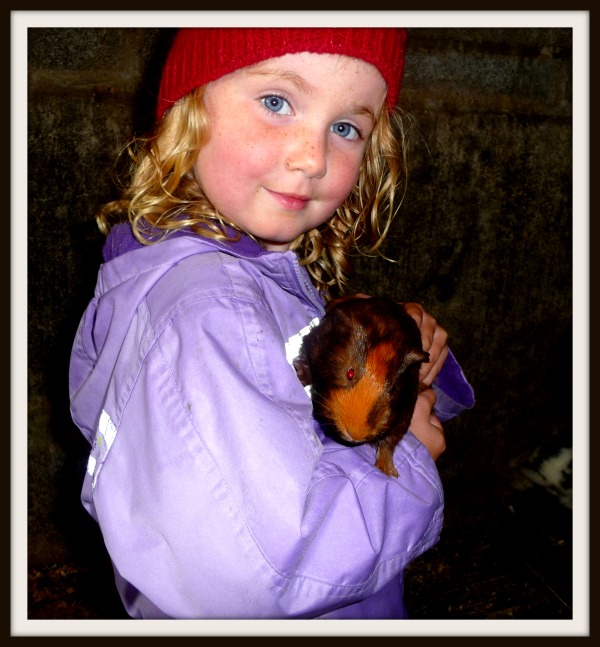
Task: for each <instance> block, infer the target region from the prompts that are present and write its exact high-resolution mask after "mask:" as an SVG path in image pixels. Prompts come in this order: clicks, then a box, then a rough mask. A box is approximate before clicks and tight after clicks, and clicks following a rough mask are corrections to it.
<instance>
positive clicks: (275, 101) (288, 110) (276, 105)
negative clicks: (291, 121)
mask: <svg viewBox="0 0 600 647" xmlns="http://www.w3.org/2000/svg"><path fill="white" fill-rule="evenodd" d="M261 102H262V104H263V106H264V107H265V108H266V109H267V110H269V111H270V112H274V113H275V114H277V115H290V114H292V106H290V104H289V103H288V102H287V101H286V100H285V99H284V98H283V97H279V96H277V95H276V94H269V95H267V96H266V97H262V98H261Z"/></svg>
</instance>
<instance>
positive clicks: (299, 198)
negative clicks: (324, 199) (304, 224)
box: [266, 189, 311, 211]
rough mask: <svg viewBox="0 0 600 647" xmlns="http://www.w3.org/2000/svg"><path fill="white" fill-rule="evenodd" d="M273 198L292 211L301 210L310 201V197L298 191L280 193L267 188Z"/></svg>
mask: <svg viewBox="0 0 600 647" xmlns="http://www.w3.org/2000/svg"><path fill="white" fill-rule="evenodd" d="M266 191H267V193H269V194H270V195H271V196H273V198H274V199H275V200H276V201H277V202H278V203H279V204H280V205H281V206H282V207H283V208H284V209H289V210H290V211H301V210H302V209H304V208H305V207H306V205H307V204H308V203H309V202H310V200H311V199H310V197H308V196H305V195H298V194H296V193H279V192H278V191H271V190H270V189H266Z"/></svg>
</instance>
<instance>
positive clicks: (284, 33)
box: [156, 27, 406, 120]
mask: <svg viewBox="0 0 600 647" xmlns="http://www.w3.org/2000/svg"><path fill="white" fill-rule="evenodd" d="M405 40H406V30H405V29H398V28H357V27H331V28H329V27H327V28H321V27H317V28H315V27H299V28H288V27H274V28H271V27H241V28H238V27H224V28H199V29H181V30H179V32H178V33H177V36H176V37H175V41H174V43H173V46H172V48H171V51H170V52H169V56H168V58H167V62H166V64H165V67H164V70H163V75H162V79H161V84H160V91H159V96H158V105H157V109H156V114H157V118H158V120H160V119H162V117H163V115H164V113H165V111H166V110H168V109H169V108H170V107H171V106H172V105H173V103H174V102H175V101H177V100H178V99H181V97H183V96H184V95H186V94H187V93H188V92H191V91H192V90H194V89H195V88H198V87H200V86H202V85H204V84H205V83H208V82H209V81H215V80H216V79H218V78H220V77H222V76H225V74H230V73H231V72H235V70H238V69H240V68H242V67H247V66H249V65H254V64H255V63H259V62H260V61H264V60H266V59H269V58H276V57H278V56H284V55H285V54H297V53H299V52H311V53H314V54H343V55H345V56H352V57H354V58H360V59H362V60H364V61H366V62H367V63H371V64H372V65H374V66H375V67H376V68H377V69H378V70H379V72H380V73H381V75H382V76H383V78H384V79H385V81H386V83H387V86H388V108H389V109H391V108H392V107H393V106H394V105H395V103H396V101H397V99H398V93H399V91H400V83H401V81H402V73H403V71H404V51H405V46H404V44H405Z"/></svg>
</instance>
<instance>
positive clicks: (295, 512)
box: [70, 225, 473, 619]
mask: <svg viewBox="0 0 600 647" xmlns="http://www.w3.org/2000/svg"><path fill="white" fill-rule="evenodd" d="M105 259H106V260H107V262H106V263H105V264H104V265H103V266H102V267H101V269H100V272H99V276H98V282H97V286H96V290H95V294H94V298H93V299H92V301H91V302H90V304H89V306H88V308H87V309H86V311H85V313H84V315H83V318H82V320H81V323H80V326H79V329H78V332H77V335H76V339H75V342H74V346H73V351H72V357H71V366H70V397H71V413H72V416H73V420H74V421H75V423H76V424H77V426H78V427H79V428H80V429H81V431H82V433H83V434H84V436H85V437H86V438H87V439H88V441H89V442H90V444H91V446H92V450H91V454H90V459H89V463H88V468H87V473H86V475H85V480H84V485H83V491H82V501H83V504H84V506H85V507H86V509H87V510H88V511H89V513H90V514H91V515H92V516H93V517H94V519H96V520H97V522H98V523H99V526H100V529H101V531H102V534H103V537H104V541H105V544H106V547H107V550H108V552H109V554H110V556H111V559H112V562H113V565H114V569H115V576H116V582H117V586H118V589H119V592H120V594H121V598H122V600H123V603H124V605H125V608H126V610H127V612H128V613H129V614H130V615H131V616H132V617H134V618H221V619H222V618H312V617H325V618H402V617H406V609H405V606H404V603H403V570H404V568H405V566H406V565H407V564H408V563H409V562H410V561H411V560H413V559H414V558H416V557H417V556H418V555H420V554H421V553H423V552H424V551H426V550H427V549H428V548H430V547H431V546H432V545H434V544H435V543H436V542H437V541H438V538H439V535H440V531H441V527H442V521H443V491H442V487H441V484H440V480H439V476H438V473H437V470H436V467H435V463H434V461H433V460H432V458H431V457H430V455H429V453H428V452H427V450H426V449H425V448H424V446H423V445H421V443H420V442H419V441H418V440H417V439H416V438H415V437H414V436H413V435H412V434H411V433H410V432H409V433H408V434H407V435H406V436H405V438H404V439H403V440H402V442H401V443H400V444H399V446H398V447H397V449H396V453H395V463H396V466H397V468H398V471H399V472H400V477H399V478H398V479H393V478H389V477H386V476H385V475H383V474H382V473H381V472H379V470H377V469H376V468H375V467H374V465H373V463H374V452H373V450H372V448H371V447H369V446H360V447H355V448H349V447H345V446H342V445H339V444H337V443H335V442H334V441H332V440H329V439H328V438H326V437H325V436H324V435H323V433H322V432H321V430H320V428H319V427H318V425H317V424H316V423H315V422H314V421H313V419H312V416H311V410H312V407H311V402H310V399H309V397H308V395H307V393H306V392H305V390H304V388H303V387H302V385H301V384H300V381H299V380H298V379H297V377H296V375H295V372H294V370H293V368H292V366H291V365H290V356H291V355H293V352H290V349H291V348H292V347H293V340H294V338H295V337H296V336H297V334H298V332H299V331H300V330H302V329H303V328H305V327H306V326H307V324H308V323H309V322H311V321H312V320H313V319H314V318H316V317H320V316H322V314H323V307H322V302H321V299H320V297H319V295H318V293H317V292H316V290H315V289H314V287H313V286H312V284H311V283H310V280H309V277H308V274H307V272H306V271H305V269H304V268H302V267H300V265H299V264H298V261H297V259H296V256H295V254H294V253H292V252H286V253H277V252H266V251H264V250H262V249H261V248H260V247H259V246H258V245H257V244H256V243H254V242H253V241H252V240H251V239H249V238H243V239H242V240H241V241H239V242H237V243H233V244H231V243H219V242H216V241H212V240H209V239H205V238H201V237H198V236H192V235H184V236H174V237H173V238H172V239H169V240H166V241H163V242H161V243H159V244H156V245H151V246H140V245H139V244H137V243H136V241H135V239H134V238H133V237H132V235H131V231H130V229H129V226H128V225H121V226H119V227H117V228H115V229H113V232H112V233H111V235H110V236H109V238H108V239H107V243H106V246H105ZM290 340H292V341H290ZM288 342H290V343H289V344H288ZM286 344H288V346H287V353H286ZM442 387H443V391H442ZM436 390H437V391H438V405H439V407H438V409H437V413H438V415H439V416H440V418H441V419H442V420H445V419H447V418H449V417H451V416H452V415H456V414H457V413H458V412H459V411H461V410H462V409H464V408H467V407H470V406H472V404H473V393H472V390H471V387H470V386H469V385H468V383H467V382H466V380H465V378H464V376H463V375H462V371H461V370H460V367H459V366H458V364H457V363H456V361H455V359H454V358H453V357H452V356H450V359H449V360H448V361H447V362H446V365H445V366H444V369H443V370H442V372H441V373H440V375H439V376H438V383H437V385H436Z"/></svg>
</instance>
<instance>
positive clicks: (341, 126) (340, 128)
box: [331, 121, 362, 139]
mask: <svg viewBox="0 0 600 647" xmlns="http://www.w3.org/2000/svg"><path fill="white" fill-rule="evenodd" d="M331 130H332V132H334V133H335V134H336V135H339V136H340V137H343V138H344V139H360V138H361V137H362V135H361V133H360V131H359V130H358V128H356V127H355V126H352V125H351V124H347V123H346V122H345V121H338V122H337V123H335V124H333V126H331Z"/></svg>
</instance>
